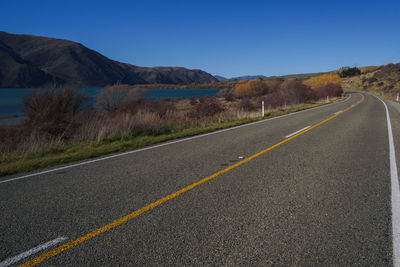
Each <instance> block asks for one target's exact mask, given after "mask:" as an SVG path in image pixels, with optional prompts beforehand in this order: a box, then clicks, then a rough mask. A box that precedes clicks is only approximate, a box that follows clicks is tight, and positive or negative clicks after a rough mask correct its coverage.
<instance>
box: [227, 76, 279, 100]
mask: <svg viewBox="0 0 400 267" xmlns="http://www.w3.org/2000/svg"><path fill="white" fill-rule="evenodd" d="M279 86H280V82H279V81H278V80H263V79H254V80H249V81H239V82H238V83H237V84H236V86H235V87H234V88H233V94H234V96H235V97H238V98H244V97H253V96H262V95H266V94H269V93H272V92H274V91H276V90H278V88H279Z"/></svg>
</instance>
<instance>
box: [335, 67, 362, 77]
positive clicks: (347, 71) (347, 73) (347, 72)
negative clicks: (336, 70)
mask: <svg viewBox="0 0 400 267" xmlns="http://www.w3.org/2000/svg"><path fill="white" fill-rule="evenodd" d="M360 74H361V71H360V69H359V68H357V67H354V68H343V69H342V70H341V71H340V74H339V75H340V77H341V78H346V77H353V76H356V75H360Z"/></svg>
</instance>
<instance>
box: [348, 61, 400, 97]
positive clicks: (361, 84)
mask: <svg viewBox="0 0 400 267" xmlns="http://www.w3.org/2000/svg"><path fill="white" fill-rule="evenodd" d="M349 70H351V69H349ZM350 72H351V74H352V75H346V76H345V77H344V78H343V82H342V86H343V88H344V89H347V90H361V91H367V92H371V93H374V94H376V95H379V96H382V97H383V98H385V99H390V100H396V96H397V94H400V63H397V64H392V63H391V64H387V65H385V66H379V67H373V66H372V67H367V68H360V69H359V71H353V70H351V71H350ZM346 73H347V72H346Z"/></svg>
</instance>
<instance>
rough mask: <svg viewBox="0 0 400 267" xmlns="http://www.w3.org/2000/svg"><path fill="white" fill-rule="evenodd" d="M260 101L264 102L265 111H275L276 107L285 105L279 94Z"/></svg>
mask: <svg viewBox="0 0 400 267" xmlns="http://www.w3.org/2000/svg"><path fill="white" fill-rule="evenodd" d="M260 100H261V101H264V104H265V107H266V108H267V109H275V108H277V107H281V106H283V105H284V104H285V101H284V99H283V97H282V95H281V94H279V92H274V93H271V94H268V95H265V96H262V97H261V98H260Z"/></svg>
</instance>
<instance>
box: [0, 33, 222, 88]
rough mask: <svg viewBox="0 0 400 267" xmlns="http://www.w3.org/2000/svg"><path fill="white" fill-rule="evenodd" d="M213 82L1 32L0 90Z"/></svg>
mask: <svg viewBox="0 0 400 267" xmlns="http://www.w3.org/2000/svg"><path fill="white" fill-rule="evenodd" d="M118 81H119V82H121V83H126V84H149V83H165V84H184V83H191V82H198V83H202V82H216V81H217V79H216V78H214V76H212V75H211V74H209V73H207V72H205V71H202V70H190V69H186V68H181V67H154V68H146V67H139V66H135V65H131V64H127V63H121V62H118V61H114V60H111V59H109V58H107V57H105V56H103V55H102V54H100V53H98V52H96V51H94V50H91V49H89V48H87V47H85V46H83V45H82V44H79V43H76V42H72V41H68V40H62V39H55V38H48V37H37V36H33V35H22V34H10V33H6V32H2V31H0V87H1V88H5V87H10V88H13V87H49V86H52V85H58V86H60V85H66V86H77V87H78V86H80V87H102V86H105V85H109V84H114V83H116V82H118Z"/></svg>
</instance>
